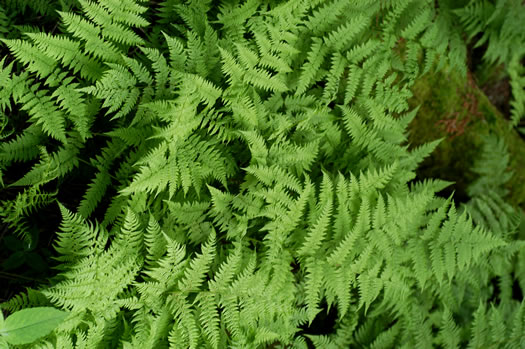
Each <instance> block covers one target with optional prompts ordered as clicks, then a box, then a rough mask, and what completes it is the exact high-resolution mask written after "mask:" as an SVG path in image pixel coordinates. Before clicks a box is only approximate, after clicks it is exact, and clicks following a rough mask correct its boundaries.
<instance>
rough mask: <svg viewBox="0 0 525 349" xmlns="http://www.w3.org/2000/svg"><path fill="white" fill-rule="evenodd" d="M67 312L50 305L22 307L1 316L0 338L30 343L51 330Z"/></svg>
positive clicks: (14, 342) (10, 341)
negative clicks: (6, 316)
mask: <svg viewBox="0 0 525 349" xmlns="http://www.w3.org/2000/svg"><path fill="white" fill-rule="evenodd" d="M68 315H69V314H68V313H67V312H65V311H60V310H58V309H55V308H51V307H36V308H29V309H22V310H19V311H17V312H15V313H14V314H11V315H10V316H9V317H8V318H7V319H5V320H4V319H3V316H2V317H1V321H0V338H2V340H4V341H6V342H7V343H9V344H30V343H32V342H34V341H35V340H36V339H38V338H40V337H44V336H46V335H47V334H48V333H50V332H51V331H53V330H54V329H55V328H56V327H57V326H58V325H60V323H61V322H63V321H64V320H65V318H66V317H67V316H68Z"/></svg>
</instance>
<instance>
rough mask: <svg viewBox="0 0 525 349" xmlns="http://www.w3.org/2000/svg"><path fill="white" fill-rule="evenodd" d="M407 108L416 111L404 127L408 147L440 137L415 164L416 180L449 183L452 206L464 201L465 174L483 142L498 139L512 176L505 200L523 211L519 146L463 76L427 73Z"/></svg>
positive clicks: (524, 179)
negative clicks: (487, 137)
mask: <svg viewBox="0 0 525 349" xmlns="http://www.w3.org/2000/svg"><path fill="white" fill-rule="evenodd" d="M412 92H413V94H414V96H413V98H412V99H411V100H410V101H409V104H410V106H411V107H417V106H420V109H419V112H418V115H417V116H416V118H415V119H414V121H413V122H412V123H411V125H410V126H409V131H410V135H409V143H410V144H411V146H412V147H413V146H418V145H421V144H423V143H426V142H429V141H432V140H435V139H438V138H442V137H443V138H444V140H443V141H442V142H441V143H440V145H439V146H438V147H437V148H436V150H435V151H434V152H433V153H432V155H431V156H429V157H428V158H427V159H425V161H424V162H423V163H422V164H421V166H420V168H419V170H418V177H419V178H442V179H445V180H449V181H454V182H455V185H454V186H453V189H452V190H454V191H455V199H456V200H457V201H458V202H464V201H467V200H468V197H467V194H466V187H467V186H468V184H470V183H471V182H472V181H473V180H475V179H476V174H475V173H473V172H472V171H471V168H472V165H473V163H474V160H475V159H476V158H477V156H478V155H479V152H480V150H481V148H482V144H483V137H484V136H485V135H487V134H489V133H495V134H497V135H498V136H500V137H503V139H504V140H505V143H506V144H507V146H508V149H509V153H510V164H509V170H511V171H513V176H512V178H511V179H510V180H509V182H508V183H507V184H506V188H507V189H509V195H508V197H507V200H508V202H509V203H510V204H512V205H513V206H515V207H518V206H520V207H521V208H522V209H525V150H524V149H525V141H524V140H523V139H522V138H521V137H520V135H519V134H518V132H517V131H516V130H515V129H513V128H510V127H509V122H508V120H506V118H505V117H504V116H503V115H502V114H501V113H500V112H499V111H498V110H497V109H496V107H494V105H492V103H491V102H490V100H489V99H488V98H487V96H486V95H485V94H484V93H483V91H482V90H481V89H480V88H479V87H478V86H477V85H476V83H475V81H474V78H473V77H472V76H471V75H470V74H469V75H468V76H467V77H466V78H464V77H461V76H460V75H459V74H458V73H456V72H454V71H443V72H440V73H428V74H426V75H425V76H423V77H422V78H420V79H418V80H417V82H416V83H415V85H414V87H413V89H412Z"/></svg>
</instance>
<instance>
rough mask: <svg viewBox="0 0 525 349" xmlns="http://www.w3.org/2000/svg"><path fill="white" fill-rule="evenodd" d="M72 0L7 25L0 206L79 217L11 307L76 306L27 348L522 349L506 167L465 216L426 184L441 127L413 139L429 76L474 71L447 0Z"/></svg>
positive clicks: (483, 183) (481, 186)
mask: <svg viewBox="0 0 525 349" xmlns="http://www.w3.org/2000/svg"><path fill="white" fill-rule="evenodd" d="M61 3H63V5H64V6H63V8H56V5H53V4H50V5H48V6H49V7H47V8H46V11H51V8H52V6H55V7H53V10H54V11H53V13H56V14H58V16H59V18H60V23H59V25H58V26H57V29H56V30H46V28H42V29H38V28H34V30H26V31H25V32H24V34H23V35H22V36H20V37H18V38H2V39H1V40H2V42H3V44H4V46H3V50H5V52H4V51H3V52H4V55H5V57H4V58H3V59H2V61H1V63H0V78H1V79H2V81H3V82H4V83H3V84H2V85H1V86H0V112H1V113H2V114H1V115H9V119H6V120H8V121H7V125H6V127H5V128H2V129H0V130H1V131H2V137H3V138H2V139H3V141H2V144H1V145H0V179H2V182H3V185H4V187H5V190H8V191H13V192H17V194H16V197H15V198H13V199H9V200H5V202H2V203H1V204H0V217H2V219H3V221H4V222H5V223H7V224H9V225H10V228H11V229H12V230H13V232H14V233H17V234H18V235H20V236H21V237H22V238H24V239H26V240H28V241H33V240H34V239H35V236H34V234H33V235H32V234H30V233H28V229H26V228H25V224H28V223H26V218H27V217H29V216H31V215H38V214H39V213H40V214H41V212H43V211H42V207H46V209H48V210H51V209H53V210H55V211H54V212H60V215H61V219H62V223H61V224H60V226H59V227H57V231H56V234H55V235H54V236H53V239H52V241H53V247H54V248H55V250H56V254H55V255H54V262H55V270H56V273H55V274H54V276H53V277H52V278H51V280H49V282H48V283H46V284H43V285H39V286H38V287H36V288H29V289H27V291H25V292H22V293H20V294H19V295H16V296H14V297H12V298H11V299H9V300H7V301H5V302H4V303H2V304H1V307H2V309H4V310H6V311H8V312H15V313H16V311H18V310H21V309H25V308H31V307H55V308H57V309H60V310H61V311H64V312H67V314H68V316H67V318H65V319H63V321H62V319H61V322H59V323H56V324H55V325H54V330H53V331H52V332H51V333H49V334H45V335H42V336H40V338H39V339H37V340H35V341H34V342H32V343H31V346H32V347H34V348H48V347H56V348H97V347H107V348H117V347H118V348H121V347H122V348H138V347H144V348H168V347H170V348H171V347H173V348H270V347H272V348H291V347H293V348H309V347H311V346H312V345H313V346H315V347H318V348H344V347H371V348H432V347H435V346H441V347H444V348H456V347H460V346H465V345H467V344H468V345H469V347H473V348H477V347H484V346H485V345H488V344H490V345H507V346H508V347H509V348H510V347H512V348H513V347H516V348H517V347H518V346H519V345H521V344H520V342H519V341H520V339H519V334H520V331H521V328H522V326H523V325H525V324H524V318H523V308H524V305H523V303H522V302H519V301H517V300H514V299H512V296H511V295H509V292H510V291H509V290H511V285H512V278H516V279H518V280H519V281H518V282H519V284H520V286H523V285H524V282H525V276H524V275H523V273H522V272H520V270H521V269H522V268H521V269H520V268H519V267H520V266H522V264H523V258H522V257H523V256H522V254H523V253H521V252H519V251H520V250H522V247H523V246H522V245H521V243H520V242H519V241H516V240H517V239H516V229H517V224H518V223H519V216H518V215H517V214H516V213H515V212H514V211H512V210H513V208H512V207H510V206H508V205H507V204H506V203H505V201H504V195H505V193H504V192H502V191H501V190H500V189H498V188H499V187H498V186H499V185H500V184H501V183H499V182H498V183H493V182H492V181H490V180H489V179H487V177H483V178H484V179H483V178H480V179H479V181H478V182H476V183H474V184H473V185H472V192H471V196H472V202H469V203H468V204H467V207H466V208H465V207H460V208H459V209H458V208H457V207H456V204H455V202H454V200H453V197H449V198H444V197H442V196H440V195H439V192H440V191H441V190H443V189H444V188H446V187H447V186H449V185H450V184H451V183H449V182H446V181H442V180H439V179H432V180H426V181H419V180H416V169H417V167H418V165H419V164H420V163H421V162H422V160H423V159H424V158H425V157H426V156H428V155H429V154H430V153H431V152H432V151H433V149H434V148H435V147H436V146H437V145H438V143H439V142H440V140H437V141H434V142H431V143H428V144H424V145H422V146H420V147H418V148H415V149H410V148H409V147H408V146H407V144H406V141H407V126H408V125H409V124H410V122H411V121H412V120H413V119H414V118H416V117H417V112H418V110H417V109H415V110H410V108H409V106H408V102H407V100H408V98H410V97H411V92H410V88H411V87H412V85H413V84H414V82H415V81H416V79H418V77H420V76H421V74H423V73H426V72H429V71H434V70H436V69H441V68H442V67H444V66H448V67H451V68H452V69H458V70H459V71H461V72H463V73H466V66H465V59H466V46H465V43H464V42H463V40H462V37H461V32H460V31H459V29H458V27H457V26H455V25H454V23H453V20H452V19H451V18H452V17H451V16H453V12H451V11H452V9H451V8H449V7H447V4H446V3H447V2H446V1H439V2H438V3H440V5H441V8H439V9H438V8H437V7H435V6H434V1H429V0H428V1H427V0H399V1H380V2H378V1H371V0H365V1H347V0H332V1H324V0H316V1H309V0H289V1H273V0H269V1H262V0H248V1H236V0H233V1H221V2H220V4H218V3H216V2H212V1H206V0H199V1H187V2H182V1H171V0H163V1H157V2H154V3H153V2H146V1H144V0H125V1H121V0H118V1H117V0H97V1H93V0H78V1H75V2H71V4H70V5H71V6H66V5H67V4H66V3H65V2H61ZM35 6H36V5H35ZM57 10H58V11H57ZM19 11H21V10H19ZM3 13H4V14H5V11H4V12H2V8H0V35H2V25H3V24H2V23H4V22H5V21H6V20H3V18H4V17H5V16H4V17H2V14H3ZM20 13H21V12H20ZM43 13H44V12H43ZM8 21H9V18H8ZM8 23H9V22H8ZM59 32H60V33H59ZM514 64H515V65H516V64H518V63H516V62H514ZM488 142H496V141H493V140H490V139H489V140H488ZM490 144H492V143H490ZM496 145H497V149H498V150H500V151H501V152H502V153H504V151H505V149H504V146H503V145H501V144H500V143H494V146H496ZM489 148H490V147H489ZM489 148H487V152H486V153H487V154H488V149H489ZM487 156H488V158H486V157H487ZM486 157H485V158H483V161H484V162H483V163H482V164H480V165H479V166H478V167H477V169H479V173H480V174H482V175H486V174H487V171H486V170H485V169H486V168H488V167H489V166H499V165H501V163H498V160H499V161H500V162H503V161H504V160H505V157H504V155H502V157H496V158H490V154H489V155H486ZM487 159H488V160H487ZM491 160H494V161H491ZM17 166H19V167H23V168H25V169H26V170H25V171H24V173H23V174H22V176H20V177H15V176H14V174H12V173H14V171H12V169H14V168H17ZM498 168H499V171H500V172H498V173H501V177H500V179H501V180H502V181H503V180H504V179H505V178H506V176H507V175H506V174H504V173H505V169H504V167H503V168H502V167H501V166H500V167H498ZM75 181H78V184H77V185H76V189H75V191H74V192H73V194H70V190H71V186H72V184H71V182H75ZM78 187H80V189H78ZM487 188H488V189H487ZM498 212H500V213H501V212H503V213H504V214H505V215H503V214H500V213H498ZM494 278H497V280H498V282H499V283H500V284H501V285H502V286H501V292H500V294H496V293H495V292H493V291H494V290H491V289H489V288H488V286H489V285H490V283H491V280H492V279H494ZM491 297H495V298H496V299H497V300H496V301H495V300H494V298H491ZM328 311H332V312H333V313H335V314H336V316H335V318H336V319H335V321H334V323H333V326H332V328H330V331H329V332H327V333H324V334H319V333H315V332H314V331H312V324H313V323H315V321H316V319H319V316H320V314H321V313H323V312H328ZM60 314H64V313H60ZM509 316H511V317H509ZM487 319H488V320H487ZM499 319H505V321H506V322H508V323H504V324H503V322H499ZM502 321H503V320H502ZM502 324H503V325H502ZM488 329H490V332H489V333H490V336H489V335H488V334H487V331H488ZM500 336H501V337H500ZM505 338H507V339H508V340H506V341H503V340H502V339H505ZM509 338H510V339H509ZM2 340H3V338H2V337H1V332H0V341H2ZM487 343H488V344H487ZM509 343H510V344H509ZM28 344H29V343H28Z"/></svg>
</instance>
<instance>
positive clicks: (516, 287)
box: [512, 277, 523, 302]
mask: <svg viewBox="0 0 525 349" xmlns="http://www.w3.org/2000/svg"><path fill="white" fill-rule="evenodd" d="M513 279H514V282H513V283H512V299H514V300H516V301H518V302H522V301H523V290H522V289H521V286H520V283H519V281H518V279H517V278H516V277H514V278H513Z"/></svg>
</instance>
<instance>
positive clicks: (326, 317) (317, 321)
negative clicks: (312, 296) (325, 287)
mask: <svg viewBox="0 0 525 349" xmlns="http://www.w3.org/2000/svg"><path fill="white" fill-rule="evenodd" d="M319 308H320V309H321V311H320V312H319V313H318V314H317V315H316V317H315V318H314V320H313V321H312V323H311V324H310V325H308V323H306V324H304V325H301V326H299V328H300V329H301V330H300V331H299V332H298V335H303V336H304V335H306V334H310V335H329V334H331V333H332V332H333V331H334V326H335V323H336V320H337V317H338V315H337V307H335V306H334V305H332V306H331V307H330V310H328V304H327V303H326V300H324V299H323V300H322V301H321V304H319ZM306 342H307V344H308V348H309V349H310V348H315V347H314V346H313V343H312V341H311V340H310V339H309V338H307V337H306Z"/></svg>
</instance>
